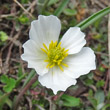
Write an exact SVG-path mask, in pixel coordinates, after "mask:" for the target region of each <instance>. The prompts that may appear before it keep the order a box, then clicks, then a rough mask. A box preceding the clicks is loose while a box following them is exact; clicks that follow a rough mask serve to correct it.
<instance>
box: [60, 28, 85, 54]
mask: <svg viewBox="0 0 110 110" xmlns="http://www.w3.org/2000/svg"><path fill="white" fill-rule="evenodd" d="M84 37H85V34H84V33H83V32H81V31H80V28H79V27H71V28H69V29H68V31H67V32H66V33H65V34H64V36H63V37H62V39H61V46H62V47H63V48H65V49H69V51H68V53H69V54H75V53H78V52H79V51H80V50H81V49H82V47H83V46H84V45H85V44H86V40H85V39H84Z"/></svg>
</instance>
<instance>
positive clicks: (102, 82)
mask: <svg viewBox="0 0 110 110" xmlns="http://www.w3.org/2000/svg"><path fill="white" fill-rule="evenodd" d="M104 84H105V81H104V80H99V81H98V82H97V83H96V86H97V87H98V88H100V87H103V86H104Z"/></svg>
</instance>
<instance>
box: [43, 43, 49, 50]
mask: <svg viewBox="0 0 110 110" xmlns="http://www.w3.org/2000/svg"><path fill="white" fill-rule="evenodd" d="M43 46H44V47H45V49H46V50H47V51H48V48H47V46H46V45H45V44H44V43H43Z"/></svg>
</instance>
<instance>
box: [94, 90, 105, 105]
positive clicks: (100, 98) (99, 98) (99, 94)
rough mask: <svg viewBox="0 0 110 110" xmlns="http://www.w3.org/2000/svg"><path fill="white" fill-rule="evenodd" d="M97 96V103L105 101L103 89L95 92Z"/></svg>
mask: <svg viewBox="0 0 110 110" xmlns="http://www.w3.org/2000/svg"><path fill="white" fill-rule="evenodd" d="M95 98H96V100H97V104H101V103H104V100H105V95H104V92H103V91H101V90H98V91H97V92H96V93H95Z"/></svg>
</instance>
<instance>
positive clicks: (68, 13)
mask: <svg viewBox="0 0 110 110" xmlns="http://www.w3.org/2000/svg"><path fill="white" fill-rule="evenodd" d="M64 14H65V15H68V16H73V15H76V14H77V11H76V10H75V9H69V8H66V9H64Z"/></svg>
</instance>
